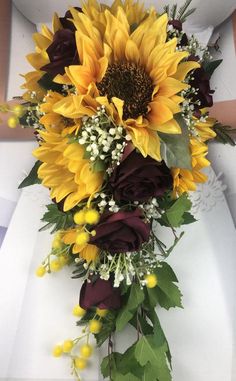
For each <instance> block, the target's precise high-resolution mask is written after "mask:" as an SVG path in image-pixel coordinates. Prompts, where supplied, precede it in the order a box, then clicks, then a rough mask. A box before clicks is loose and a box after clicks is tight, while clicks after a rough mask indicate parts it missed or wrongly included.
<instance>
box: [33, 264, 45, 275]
mask: <svg viewBox="0 0 236 381" xmlns="http://www.w3.org/2000/svg"><path fill="white" fill-rule="evenodd" d="M35 274H36V275H37V276H38V277H39V278H42V277H43V276H44V275H45V274H46V269H45V267H43V266H39V267H38V268H37V269H36V272H35Z"/></svg>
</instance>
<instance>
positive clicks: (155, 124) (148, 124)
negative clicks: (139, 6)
mask: <svg viewBox="0 0 236 381" xmlns="http://www.w3.org/2000/svg"><path fill="white" fill-rule="evenodd" d="M90 10H91V12H92V8H91V7H90ZM104 16H105V24H104V25H103V26H104V28H100V26H99V25H97V23H94V22H93V20H92V19H90V18H89V16H87V15H85V14H82V13H78V12H77V21H76V28H77V31H76V42H77V49H78V53H79V58H80V62H81V64H80V65H73V66H69V67H68V68H66V69H65V73H66V75H65V76H57V77H56V79H55V80H56V81H58V82H60V83H67V84H68V79H69V81H70V83H71V84H73V85H74V86H75V87H76V89H77V93H78V95H74V96H73V95H72V96H70V97H69V98H68V97H67V98H65V99H64V100H62V101H61V102H59V103H58V105H55V106H54V109H55V111H56V112H58V113H61V114H62V115H64V116H66V117H69V118H71V117H73V115H75V112H74V110H75V107H74V105H75V104H77V105H78V107H77V109H76V110H77V115H78V114H83V115H86V110H85V107H84V105H83V100H82V98H83V97H84V98H85V97H86V96H87V94H88V92H89V91H90V89H91V86H92V87H95V88H96V89H97V91H96V90H95V93H97V95H96V97H95V98H96V101H97V102H99V103H102V104H105V105H107V104H108V105H109V104H113V105H114V107H115V108H116V109H117V113H118V115H119V118H120V123H121V124H123V125H124V127H125V128H126V129H127V131H128V133H129V134H130V135H131V137H132V142H133V144H134V146H135V147H137V148H138V149H139V150H140V152H141V153H142V155H143V156H145V157H146V156H147V155H149V156H151V157H152V158H154V159H155V160H158V161H161V155H160V139H159V137H158V132H159V131H160V132H164V133H170V134H173V133H174V134H176V133H181V129H180V126H179V125H178V123H177V121H176V120H175V119H174V115H175V114H176V113H178V112H180V106H179V104H180V103H181V102H182V101H183V98H182V97H180V96H179V95H178V94H179V93H180V92H181V91H182V90H184V89H187V88H188V86H189V85H187V84H186V83H184V79H185V76H186V75H187V73H189V71H191V70H193V69H195V68H198V67H199V64H198V63H197V62H184V63H183V64H182V63H181V61H182V60H183V59H184V58H186V57H188V55H189V54H188V53H187V52H178V51H176V45H177V39H176V38H173V39H172V40H170V41H168V42H166V38H167V24H168V18H167V15H166V14H164V15H162V16H159V17H158V16H157V14H156V13H155V12H154V11H151V12H150V14H149V15H148V16H146V18H145V19H144V21H142V22H141V23H140V24H139V25H138V26H137V28H136V29H135V30H134V31H132V28H130V25H129V22H128V19H127V15H126V14H125V12H124V10H123V8H122V7H118V8H117V11H116V12H115V15H113V14H112V13H111V12H110V11H109V10H105V12H104ZM76 98H78V100H77V99H76ZM93 102H94V99H93ZM79 105H81V108H80V107H79ZM87 108H88V111H87V112H88V114H89V113H90V112H91V110H90V109H91V107H90V104H89V103H88V104H87ZM89 115H90V114H89Z"/></svg>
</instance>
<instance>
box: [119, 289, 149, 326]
mask: <svg viewBox="0 0 236 381" xmlns="http://www.w3.org/2000/svg"><path fill="white" fill-rule="evenodd" d="M143 300H144V292H143V290H141V288H140V285H139V284H137V283H133V284H132V286H131V287H130V294H129V298H128V301H127V303H126V304H125V305H124V306H123V308H122V309H121V310H120V311H119V313H118V316H117V319H116V329H117V331H121V330H122V329H123V328H124V327H125V326H126V324H127V323H128V322H129V321H130V320H131V319H132V317H133V316H134V313H135V311H136V310H137V309H138V307H139V306H140V305H141V304H142V302H143Z"/></svg>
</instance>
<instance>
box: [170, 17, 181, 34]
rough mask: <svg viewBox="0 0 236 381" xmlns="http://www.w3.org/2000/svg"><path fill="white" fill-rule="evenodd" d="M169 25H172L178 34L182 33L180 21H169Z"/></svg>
mask: <svg viewBox="0 0 236 381" xmlns="http://www.w3.org/2000/svg"><path fill="white" fill-rule="evenodd" d="M168 24H169V25H172V26H173V28H174V29H176V30H178V31H179V32H182V29H183V28H182V22H181V21H180V20H176V19H175V20H169V21H168Z"/></svg>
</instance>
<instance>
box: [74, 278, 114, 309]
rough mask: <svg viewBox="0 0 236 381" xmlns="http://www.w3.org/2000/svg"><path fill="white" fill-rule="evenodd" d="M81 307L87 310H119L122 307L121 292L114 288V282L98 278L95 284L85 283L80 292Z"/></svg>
mask: <svg viewBox="0 0 236 381" xmlns="http://www.w3.org/2000/svg"><path fill="white" fill-rule="evenodd" d="M79 304H80V306H81V307H82V308H84V309H85V310H87V309H89V308H92V307H98V308H100V309H108V310H111V309H118V308H120V305H121V297H120V290H119V289H118V288H115V287H113V284H112V281H111V280H110V279H109V280H103V279H100V278H98V279H97V280H95V282H92V281H91V282H90V283H89V282H88V281H85V282H84V284H83V286H82V288H81V291H80V302H79Z"/></svg>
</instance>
